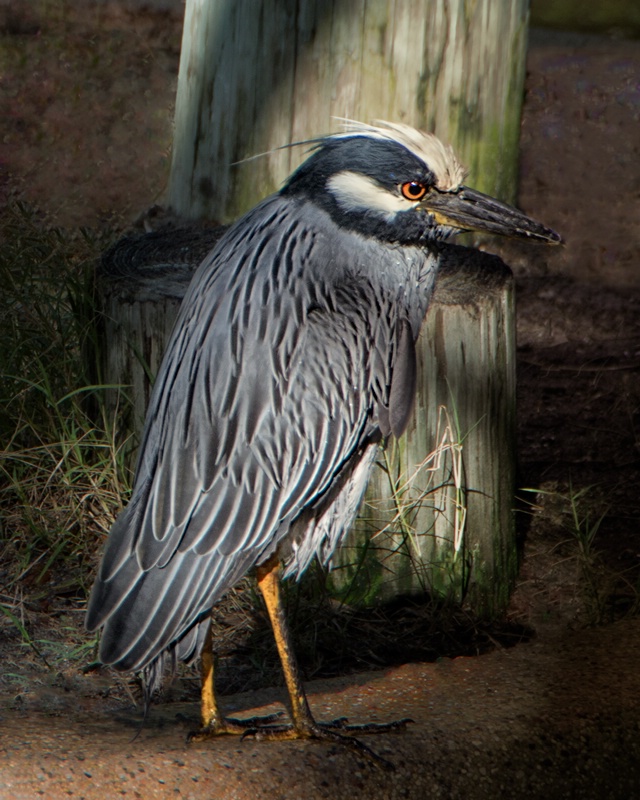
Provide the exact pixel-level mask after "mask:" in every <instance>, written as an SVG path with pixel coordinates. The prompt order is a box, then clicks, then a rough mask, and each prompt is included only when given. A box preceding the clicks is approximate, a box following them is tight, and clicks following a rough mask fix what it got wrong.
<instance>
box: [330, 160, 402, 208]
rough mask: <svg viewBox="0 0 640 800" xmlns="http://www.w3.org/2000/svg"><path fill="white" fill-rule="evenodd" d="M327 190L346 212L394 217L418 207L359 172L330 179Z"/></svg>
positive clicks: (345, 173) (343, 173) (342, 174)
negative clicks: (366, 212) (364, 212)
mask: <svg viewBox="0 0 640 800" xmlns="http://www.w3.org/2000/svg"><path fill="white" fill-rule="evenodd" d="M327 188H328V190H329V191H330V192H331V194H332V195H333V196H334V197H335V199H336V201H337V202H338V205H339V206H340V207H341V208H343V209H344V210H345V211H374V212H377V213H378V214H383V215H385V216H388V217H392V216H393V215H394V214H397V213H398V212H399V211H409V210H410V209H412V208H415V206H416V205H417V202H412V201H410V200H405V199H404V197H402V196H401V195H399V194H395V193H393V192H390V191H388V190H387V189H384V188H383V187H382V186H380V184H379V183H377V182H376V181H374V180H373V178H369V177H367V176H366V175H361V174H360V173H358V172H348V171H346V172H339V173H338V174H337V175H334V176H333V177H332V178H330V179H329V181H328V182H327Z"/></svg>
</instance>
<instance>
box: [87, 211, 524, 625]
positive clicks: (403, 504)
mask: <svg viewBox="0 0 640 800" xmlns="http://www.w3.org/2000/svg"><path fill="white" fill-rule="evenodd" d="M219 235H220V231H219V229H207V228H198V227H195V226H193V227H189V228H186V229H179V230H170V231H167V232H158V233H154V234H149V235H146V236H145V235H143V236H139V237H130V238H128V239H125V240H123V241H122V242H120V243H118V244H117V245H116V246H115V247H114V248H112V249H111V250H110V251H109V252H108V253H107V254H105V257H104V258H103V260H102V264H101V267H100V270H99V285H100V292H101V296H102V311H103V326H104V328H103V330H104V339H105V347H104V348H103V349H104V353H105V355H104V361H103V375H104V380H105V382H106V383H113V384H119V385H123V386H127V387H129V388H128V391H129V392H130V395H131V400H132V404H133V419H132V420H131V423H130V424H131V425H132V427H133V429H134V431H135V432H136V433H138V434H139V433H140V431H141V426H142V422H143V419H144V412H145V408H146V406H147V403H148V399H149V393H150V391H151V386H152V381H153V376H154V375H155V373H156V371H157V369H158V366H159V364H160V360H161V357H162V353H163V351H164V347H165V344H166V341H167V338H168V336H169V334H170V332H171V328H172V325H173V322H174V319H175V316H176V314H177V311H178V308H179V305H180V301H181V299H182V297H183V295H184V293H185V291H186V288H187V286H188V284H189V281H190V279H191V276H192V274H193V271H194V269H195V267H196V266H197V264H198V263H199V261H200V260H201V259H202V257H203V256H204V255H205V254H206V252H207V251H208V250H209V249H210V248H211V247H212V246H213V244H214V243H215V241H216V240H217V238H218V237H219ZM444 252H445V253H446V259H445V263H444V266H443V268H442V270H441V274H440V277H439V280H438V286H437V290H436V296H435V299H434V302H433V303H432V306H431V308H430V310H429V313H428V315H427V320H426V322H425V325H424V327H423V330H422V333H421V346H419V347H418V348H417V349H418V358H419V379H418V380H419V382H418V396H417V398H416V406H415V410H414V414H413V417H412V420H411V422H410V423H409V427H408V430H407V433H406V434H405V435H404V436H403V437H402V439H401V440H400V441H399V442H391V443H389V446H388V448H387V449H386V450H381V451H380V457H379V463H380V465H381V467H380V468H379V469H376V470H374V475H373V477H372V480H371V484H370V487H369V490H368V493H367V498H366V502H365V504H364V506H363V509H362V512H361V516H360V518H359V520H358V522H357V523H356V526H355V527H354V530H353V531H352V532H351V533H350V534H349V536H348V538H347V542H346V544H345V546H344V547H343V548H341V549H340V550H339V552H338V553H337V554H336V555H335V558H334V571H333V572H332V578H331V583H332V588H333V591H334V592H335V593H336V594H337V595H338V596H340V597H342V598H344V599H345V600H346V601H347V602H353V603H370V602H374V601H380V600H385V599H389V598H391V597H393V596H396V595H399V594H407V593H417V592H424V591H429V592H431V593H433V594H434V595H436V596H440V597H450V598H453V599H455V600H456V601H458V602H460V601H462V600H463V599H464V598H465V597H468V598H470V599H471V600H472V604H473V608H474V610H475V611H476V612H479V613H484V614H486V615H492V614H494V613H498V612H499V611H500V610H501V609H503V608H504V606H505V605H506V602H507V600H508V596H509V590H510V588H511V585H512V582H513V579H514V578H515V574H516V568H517V556H516V544H515V529H514V520H513V494H514V477H515V453H514V441H515V335H514V329H513V321H514V309H513V286H512V276H511V271H510V270H509V269H508V268H507V267H506V266H505V265H504V264H503V262H502V261H500V259H498V258H496V257H495V256H490V255H487V254H484V253H481V252H479V251H476V250H470V249H466V248H461V247H454V246H449V247H446V248H444ZM112 402H114V403H115V402H116V394H115V393H114V394H113V395H112ZM425 441H426V442H428V443H429V447H428V448H427V449H425V450H424V452H421V451H419V449H418V448H417V447H416V445H415V443H416V442H425ZM429 451H431V452H429Z"/></svg>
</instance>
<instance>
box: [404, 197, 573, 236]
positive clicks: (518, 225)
mask: <svg viewBox="0 0 640 800" xmlns="http://www.w3.org/2000/svg"><path fill="white" fill-rule="evenodd" d="M418 207H419V208H423V209H424V210H425V211H428V212H429V213H430V214H432V215H433V216H434V217H435V219H436V221H437V222H438V224H439V225H447V226H449V227H451V228H458V229H459V230H463V231H489V232H491V233H499V234H501V235H502V236H511V237H515V238H519V239H529V240H531V241H537V242H545V243H546V244H561V242H562V238H561V237H560V236H559V235H558V234H557V233H556V232H555V231H552V230H551V228H546V227H545V226H544V225H541V224H540V223H539V222H536V221H535V220H534V219H531V218H530V217H527V216H526V215H525V214H523V213H522V212H521V211H518V209H517V208H513V206H509V205H507V204H506V203H501V202H500V200H495V199H494V198H493V197H490V196H489V195H487V194H483V193H482V192H477V191H476V190H475V189H470V188H469V187H468V186H461V187H460V188H459V189H458V190H456V191H454V192H440V191H438V190H437V189H432V190H431V192H429V194H428V195H427V196H426V197H425V198H424V200H423V201H422V202H421V203H420V204H419V206H418Z"/></svg>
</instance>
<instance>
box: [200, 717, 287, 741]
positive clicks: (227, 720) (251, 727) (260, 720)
mask: <svg viewBox="0 0 640 800" xmlns="http://www.w3.org/2000/svg"><path fill="white" fill-rule="evenodd" d="M282 716H283V715H282V712H281V711H278V712H276V713H275V714H265V715H264V716H261V717H247V718H245V719H236V718H235V717H222V718H220V719H216V720H214V721H213V722H212V723H211V724H210V725H206V726H204V727H202V728H200V729H199V730H197V731H192V732H191V733H189V734H188V735H187V742H204V741H206V740H207V739H213V738H215V737H216V736H227V735H228V736H246V734H247V732H248V731H251V732H253V731H257V730H260V729H261V728H262V727H263V726H272V725H273V724H274V723H277V722H278V721H279V720H280V719H281V718H282Z"/></svg>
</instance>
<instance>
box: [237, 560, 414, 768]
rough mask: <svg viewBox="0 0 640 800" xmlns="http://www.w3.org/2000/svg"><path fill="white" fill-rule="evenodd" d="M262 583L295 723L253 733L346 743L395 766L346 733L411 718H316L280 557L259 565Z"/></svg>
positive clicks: (392, 726)
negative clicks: (285, 600)
mask: <svg viewBox="0 0 640 800" xmlns="http://www.w3.org/2000/svg"><path fill="white" fill-rule="evenodd" d="M258 586H259V587H260V591H261V592H262V596H263V597H264V601H265V603H266V606H267V612H268V614H269V619H270V620H271V627H272V628H273V635H274V637H275V640H276V646H277V648H278V654H279V655H280V661H281V663H282V671H283V672H284V678H285V682H286V684H287V691H288V693H289V703H290V706H291V720H292V722H293V725H272V726H269V727H266V728H258V729H256V730H255V731H251V734H252V735H253V736H255V737H256V738H259V739H324V740H327V741H330V742H336V743H340V744H343V745H346V746H347V747H349V748H350V749H352V750H354V751H356V752H357V753H358V754H359V755H363V756H366V757H367V758H369V759H370V760H371V761H373V762H374V763H375V764H377V765H378V766H380V767H382V768H383V769H389V770H392V769H394V766H393V764H391V763H390V762H389V761H387V760H386V759H384V758H381V757H380V756H379V755H377V754H376V753H374V752H373V750H371V749H370V748H369V747H367V746H366V745H365V744H363V743H362V742H360V741H358V739H354V738H352V737H351V736H345V735H344V734H345V733H347V732H352V731H360V732H361V733H383V732H386V731H391V730H398V729H400V728H404V727H405V726H406V724H407V723H408V722H411V720H409V719H402V720H398V721H396V722H389V723H383V724H377V723H371V724H364V725H348V724H347V720H346V719H345V718H344V717H343V718H341V719H337V720H334V721H333V722H328V723H325V722H316V721H315V720H314V718H313V715H312V714H311V710H310V708H309V703H308V702H307V696H306V694H305V691H304V687H303V686H302V679H301V677H300V671H299V669H298V663H297V661H296V657H295V654H294V651H293V646H292V643H291V637H290V634H289V628H288V626H287V621H286V618H285V614H284V607H283V604H282V597H281V592H280V563H279V561H278V560H277V559H276V558H272V559H271V560H270V561H268V562H267V563H266V564H264V565H263V566H261V567H259V568H258ZM248 735H249V734H248Z"/></svg>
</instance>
